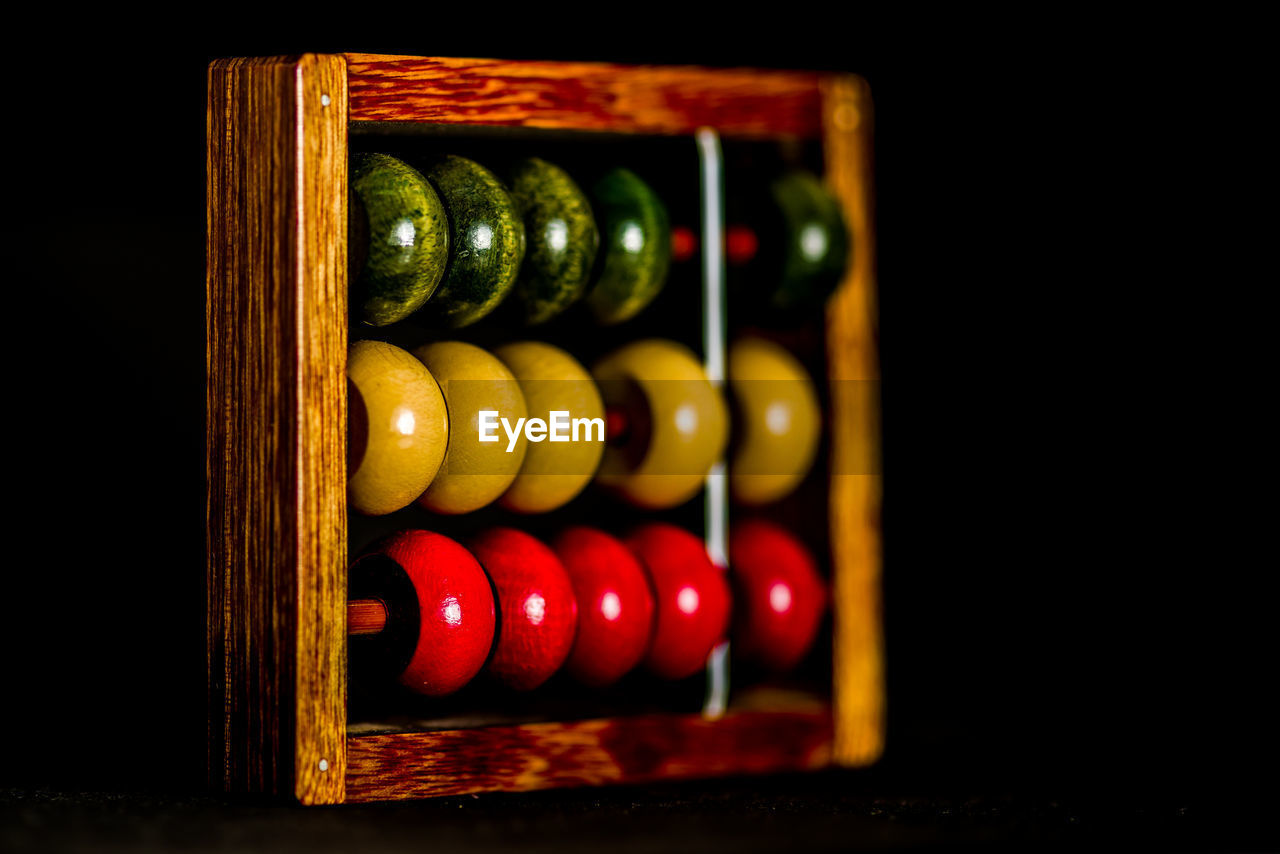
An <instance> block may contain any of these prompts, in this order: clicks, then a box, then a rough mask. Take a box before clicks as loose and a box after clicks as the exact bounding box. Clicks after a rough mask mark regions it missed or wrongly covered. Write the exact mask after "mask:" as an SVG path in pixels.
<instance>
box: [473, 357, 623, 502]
mask: <svg viewBox="0 0 1280 854" xmlns="http://www.w3.org/2000/svg"><path fill="white" fill-rule="evenodd" d="M494 355H495V356H497V357H498V358H499V359H500V360H501V361H502V362H503V364H505V365H506V366H507V367H508V368H509V369H510V370H511V373H512V374H513V375H514V376H515V378H516V380H517V381H518V382H519V384H520V392H521V394H523V395H524V400H525V408H526V410H527V411H528V413H529V417H530V418H540V419H542V421H543V422H545V423H547V424H548V425H550V423H551V413H552V412H568V413H569V416H568V418H569V419H570V422H572V420H573V419H595V418H599V419H601V420H602V421H603V418H604V402H603V401H602V400H601V399H600V392H599V390H598V389H597V388H596V384H595V381H594V380H593V379H591V375H590V374H589V373H587V369H586V368H584V367H582V365H581V364H580V363H579V362H578V361H577V360H576V359H574V358H573V357H572V356H570V355H569V354H568V353H566V352H565V351H564V350H561V349H560V348H559V347H553V346H551V345H550V344H543V343H542V342H539V341H518V342H515V343H512V344H506V345H504V346H502V347H499V348H498V349H497V350H495V351H494ZM561 421H563V419H561ZM594 430H595V428H590V427H588V428H586V429H582V430H579V431H578V439H577V440H576V441H575V440H574V439H573V431H572V426H570V428H569V436H570V441H567V442H562V441H555V442H553V441H551V440H550V436H549V435H546V436H544V437H543V438H542V440H541V441H537V442H532V441H531V442H528V446H527V449H526V450H525V455H524V462H523V464H522V465H521V466H520V473H519V474H518V475H517V476H516V479H515V481H514V482H513V483H512V484H511V488H510V489H508V490H507V491H506V492H505V493H503V495H502V498H501V499H500V500H499V502H500V503H501V504H502V506H503V507H506V508H507V509H508V510H515V511H516V512H518V513H546V512H547V511H549V510H554V509H556V508H557V507H561V506H563V505H564V504H566V503H568V502H569V501H570V500H572V499H573V498H574V496H576V495H577V494H578V493H580V492H581V491H582V490H583V488H584V487H586V485H587V484H588V483H589V482H590V481H591V478H592V477H594V476H595V473H596V469H597V468H599V466H600V457H601V456H602V455H603V454H604V437H603V436H602V435H601V434H600V432H595V431H594ZM558 432H561V431H558Z"/></svg>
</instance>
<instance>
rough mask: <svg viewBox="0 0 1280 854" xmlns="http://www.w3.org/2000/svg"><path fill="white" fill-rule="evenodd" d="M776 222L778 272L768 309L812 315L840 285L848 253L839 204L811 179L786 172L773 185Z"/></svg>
mask: <svg viewBox="0 0 1280 854" xmlns="http://www.w3.org/2000/svg"><path fill="white" fill-rule="evenodd" d="M771 193H772V196H773V202H774V204H775V205H777V209H778V211H779V212H780V214H781V221H782V234H781V238H780V239H781V240H782V258H781V261H782V267H781V271H780V273H779V274H778V278H777V284H776V286H775V287H774V289H773V292H772V294H771V296H770V303H771V305H772V306H773V307H774V308H777V309H782V310H787V311H791V310H797V311H798V310H804V309H815V308H818V307H819V306H821V305H822V303H823V302H824V301H825V300H826V298H827V296H828V295H829V294H830V293H831V292H832V291H833V290H835V288H836V285H838V284H839V283H840V278H841V277H842V276H843V275H844V271H845V268H846V267H847V265H848V262H849V257H850V255H851V253H852V247H851V244H850V241H849V231H848V228H847V226H846V224H845V220H844V214H843V212H842V211H841V208H840V202H839V201H837V200H836V198H835V196H833V195H832V194H831V193H830V192H829V191H828V190H827V188H826V187H824V186H823V185H822V182H821V181H820V180H818V178H817V176H815V175H813V174H811V173H809V172H802V171H795V172H789V173H788V174H786V175H783V176H782V177H780V178H778V179H777V180H776V181H774V182H773V185H772V187H771Z"/></svg>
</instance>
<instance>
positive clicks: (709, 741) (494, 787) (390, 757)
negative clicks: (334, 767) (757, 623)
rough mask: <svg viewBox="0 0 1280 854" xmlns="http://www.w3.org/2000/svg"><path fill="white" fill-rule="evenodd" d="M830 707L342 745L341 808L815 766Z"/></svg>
mask: <svg viewBox="0 0 1280 854" xmlns="http://www.w3.org/2000/svg"><path fill="white" fill-rule="evenodd" d="M831 738H832V729H831V712H830V709H826V708H824V709H820V710H812V711H775V712H769V711H741V712H730V713H729V714H727V715H725V716H724V717H722V718H718V719H716V720H707V719H705V718H703V717H701V716H700V715H671V714H653V715H637V716H634V717H619V718H604V719H600V720H586V721H572V722H567V723H538V724H525V725H521V726H491V727H477V728H475V729H454V730H441V731H436V732H399V733H384V734H379V735H360V736H350V737H349V738H348V739H347V780H346V783H347V800H348V801H351V802H355V801H380V800H398V799H403V798H427V797H437V796H441V795H462V794H468V793H471V792H498V791H501V792H517V791H526V790H530V789H545V788H551V787H556V786H594V785H600V784H605V783H640V782H649V781H654V780H670V779H680V778H684V779H688V778H692V777H716V776H724V775H729V774H759V773H766V772H773V771H788V770H799V769H807V768H819V767H822V766H825V765H827V764H829V763H830V761H831Z"/></svg>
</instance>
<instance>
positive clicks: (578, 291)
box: [510, 157, 600, 324]
mask: <svg viewBox="0 0 1280 854" xmlns="http://www.w3.org/2000/svg"><path fill="white" fill-rule="evenodd" d="M510 175H511V199H512V201H513V202H515V206H516V210H517V211H518V212H519V213H520V217H521V219H522V220H523V222H524V233H525V239H526V240H527V243H528V247H527V250H526V252H525V257H524V264H523V265H522V266H521V268H520V277H519V278H518V279H517V281H516V288H515V294H516V297H517V298H518V299H519V301H520V306H521V309H522V311H523V314H524V319H525V322H526V323H529V324H535V323H545V322H546V321H548V320H550V319H551V318H553V317H555V316H556V315H557V314H559V313H560V312H562V311H564V310H565V309H566V308H568V307H569V306H570V305H571V304H572V303H573V302H574V301H576V300H577V299H578V298H579V297H580V296H582V293H583V291H585V290H586V287H587V282H588V280H589V279H590V277H591V267H592V265H593V264H594V263H595V260H596V252H597V250H599V248H600V231H599V229H597V228H596V220H595V217H594V216H592V214H591V203H590V202H589V201H588V200H587V196H586V194H585V193H583V192H582V190H581V189H579V187H578V185H577V184H575V183H574V181H573V179H572V178H570V177H569V175H568V173H567V172H565V171H564V170H563V169H561V168H560V167H559V166H556V165H554V164H552V163H548V162H547V161H545V160H539V159H538V158H536V157H530V158H528V159H526V160H521V161H520V162H519V163H517V164H516V165H515V166H514V167H513V168H512V170H511V173H510Z"/></svg>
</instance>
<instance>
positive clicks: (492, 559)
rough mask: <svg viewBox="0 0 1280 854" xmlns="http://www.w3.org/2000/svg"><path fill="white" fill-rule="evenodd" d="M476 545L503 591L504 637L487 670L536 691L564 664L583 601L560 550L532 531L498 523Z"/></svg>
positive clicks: (506, 682)
mask: <svg viewBox="0 0 1280 854" xmlns="http://www.w3.org/2000/svg"><path fill="white" fill-rule="evenodd" d="M471 550H472V551H473V552H474V553H475V556H476V557H477V558H479V560H480V565H481V566H483V567H484V570H485V572H487V573H488V574H489V578H490V579H491V580H492V581H493V586H494V588H495V589H496V590H497V594H498V639H497V641H496V642H495V644H494V649H493V657H492V658H490V659H489V664H488V665H487V667H486V668H485V670H486V671H487V672H488V673H489V674H490V675H491V676H493V677H494V678H495V679H497V680H498V681H499V682H500V683H502V684H503V685H506V686H507V687H509V688H512V689H514V690H517V691H531V690H533V689H534V688H537V687H538V686H539V685H541V684H542V683H543V682H546V681H547V680H548V679H549V678H551V675H552V674H553V673H555V672H556V671H557V670H559V669H560V665H562V664H564V660H565V658H566V657H568V655H569V650H570V648H571V647H572V646H573V637H574V633H575V632H576V630H577V626H578V603H577V600H576V599H575V598H574V595H573V586H572V585H571V584H570V583H569V575H568V573H566V572H565V569H564V566H563V565H561V563H560V560H559V558H557V557H556V555H555V552H553V551H551V549H549V548H547V547H546V546H545V545H543V544H542V543H541V542H539V541H538V540H536V539H534V538H533V537H531V536H529V535H528V534H525V533H522V532H520V531H517V530H514V529H512V528H493V529H492V530H490V531H488V532H486V533H484V534H481V535H480V536H479V537H476V538H475V539H474V540H472V541H471Z"/></svg>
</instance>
